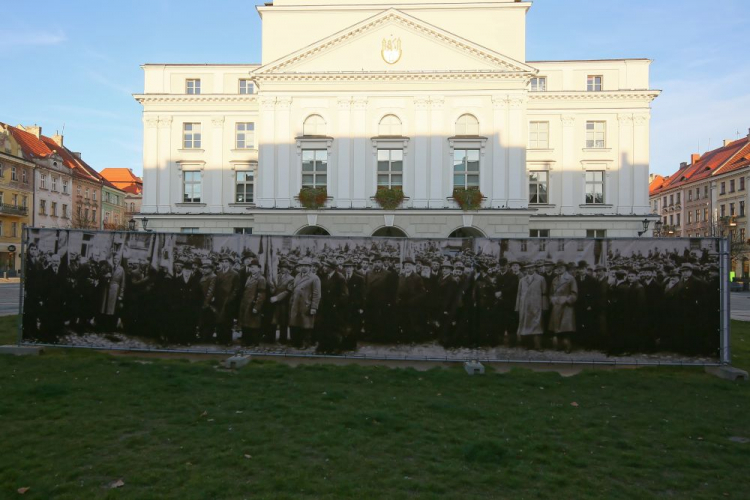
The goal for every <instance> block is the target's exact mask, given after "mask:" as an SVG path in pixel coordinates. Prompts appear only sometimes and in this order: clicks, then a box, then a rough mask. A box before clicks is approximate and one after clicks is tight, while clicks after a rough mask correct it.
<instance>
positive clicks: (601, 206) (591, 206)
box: [578, 203, 614, 208]
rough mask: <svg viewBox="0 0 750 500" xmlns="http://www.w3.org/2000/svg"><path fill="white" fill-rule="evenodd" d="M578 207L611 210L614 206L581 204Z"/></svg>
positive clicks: (607, 204)
mask: <svg viewBox="0 0 750 500" xmlns="http://www.w3.org/2000/svg"><path fill="white" fill-rule="evenodd" d="M578 206H579V207H580V208H612V207H613V206H614V205H611V204H609V203H582V204H580V205H578Z"/></svg>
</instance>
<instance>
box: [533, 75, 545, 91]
mask: <svg viewBox="0 0 750 500" xmlns="http://www.w3.org/2000/svg"><path fill="white" fill-rule="evenodd" d="M546 90H547V77H546V76H539V77H537V78H532V79H531V91H532V92H544V91H546Z"/></svg>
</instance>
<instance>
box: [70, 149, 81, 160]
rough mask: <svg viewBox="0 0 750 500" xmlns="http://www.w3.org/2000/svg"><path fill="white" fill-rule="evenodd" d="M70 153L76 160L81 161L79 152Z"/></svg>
mask: <svg viewBox="0 0 750 500" xmlns="http://www.w3.org/2000/svg"><path fill="white" fill-rule="evenodd" d="M71 153H72V154H73V156H75V157H76V158H78V159H79V160H80V159H81V153H79V152H77V151H71Z"/></svg>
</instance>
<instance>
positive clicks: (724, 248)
mask: <svg viewBox="0 0 750 500" xmlns="http://www.w3.org/2000/svg"><path fill="white" fill-rule="evenodd" d="M729 248H730V247H729V239H728V238H721V239H720V240H719V258H720V263H721V264H720V270H721V278H720V280H719V293H720V295H721V301H720V304H721V305H720V308H719V317H720V327H719V328H720V330H719V334H720V336H721V337H720V338H721V343H720V346H721V353H720V359H721V362H722V364H725V365H729V364H731V362H732V351H731V345H730V338H731V337H730V325H731V323H730V322H731V311H730V297H731V296H730V292H729V266H730V265H731V264H730V255H729Z"/></svg>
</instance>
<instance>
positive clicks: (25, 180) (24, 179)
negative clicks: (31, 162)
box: [21, 168, 29, 184]
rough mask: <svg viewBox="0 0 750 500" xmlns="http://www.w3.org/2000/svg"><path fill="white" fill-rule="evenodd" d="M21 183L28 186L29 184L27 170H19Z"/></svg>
mask: <svg viewBox="0 0 750 500" xmlns="http://www.w3.org/2000/svg"><path fill="white" fill-rule="evenodd" d="M21 181H22V182H23V183H24V184H28V183H29V176H28V174H27V170H26V169H25V168H22V169H21Z"/></svg>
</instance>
